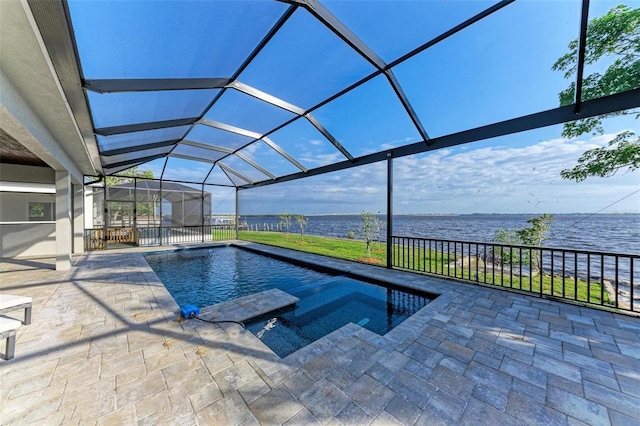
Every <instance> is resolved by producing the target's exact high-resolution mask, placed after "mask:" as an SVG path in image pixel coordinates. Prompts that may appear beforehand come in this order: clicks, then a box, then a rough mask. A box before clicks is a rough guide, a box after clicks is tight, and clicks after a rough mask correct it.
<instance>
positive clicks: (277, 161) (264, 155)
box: [238, 141, 300, 176]
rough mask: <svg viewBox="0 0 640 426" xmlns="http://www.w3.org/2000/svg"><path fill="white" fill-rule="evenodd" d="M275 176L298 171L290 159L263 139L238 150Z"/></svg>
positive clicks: (240, 153) (239, 153)
mask: <svg viewBox="0 0 640 426" xmlns="http://www.w3.org/2000/svg"><path fill="white" fill-rule="evenodd" d="M238 155H240V156H244V157H246V158H247V159H249V160H251V161H253V162H255V163H256V164H258V165H260V166H261V167H264V168H265V169H267V170H268V171H269V172H271V173H273V174H274V175H276V176H284V175H288V174H291V173H297V172H299V171H300V169H299V168H298V167H296V166H295V164H293V163H292V162H291V161H289V160H288V159H286V158H285V157H284V156H283V155H281V154H280V153H279V152H277V151H276V150H275V149H273V148H272V147H270V146H269V145H267V144H266V143H265V142H263V141H256V142H254V143H252V144H251V145H249V146H248V147H246V148H244V149H242V150H241V151H239V152H238Z"/></svg>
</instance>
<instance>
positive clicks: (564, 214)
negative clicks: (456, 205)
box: [218, 212, 640, 217]
mask: <svg viewBox="0 0 640 426" xmlns="http://www.w3.org/2000/svg"><path fill="white" fill-rule="evenodd" d="M288 214H289V215H291V216H295V215H298V214H301V213H288ZM302 214H303V215H305V216H308V217H316V216H317V217H325V216H360V213H302ZM374 214H377V215H378V216H386V214H384V213H374ZM541 214H542V213H397V214H394V215H393V216H423V217H457V216H540V215H541ZM550 214H553V215H554V216H640V212H639V213H550ZM226 215H229V216H233V215H234V214H233V213H219V214H218V216H226ZM280 215H281V213H265V214H241V215H239V216H242V217H280Z"/></svg>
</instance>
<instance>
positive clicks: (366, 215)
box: [358, 211, 375, 258]
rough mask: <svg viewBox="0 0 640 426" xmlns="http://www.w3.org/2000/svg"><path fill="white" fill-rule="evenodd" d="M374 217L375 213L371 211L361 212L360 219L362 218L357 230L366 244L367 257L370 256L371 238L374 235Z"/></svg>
mask: <svg viewBox="0 0 640 426" xmlns="http://www.w3.org/2000/svg"><path fill="white" fill-rule="evenodd" d="M374 217H375V215H374V214H373V213H371V212H365V211H363V212H361V213H360V219H361V220H362V228H359V229H358V232H359V233H360V235H361V236H362V239H363V240H364V242H365V244H366V246H367V249H366V250H367V251H366V253H367V258H369V257H371V240H372V239H373V235H374Z"/></svg>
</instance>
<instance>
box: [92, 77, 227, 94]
mask: <svg viewBox="0 0 640 426" xmlns="http://www.w3.org/2000/svg"><path fill="white" fill-rule="evenodd" d="M230 81H231V80H230V79H228V78H149V79H136V78H128V79H100V80H84V82H83V87H84V88H85V89H86V90H89V91H91V92H96V93H120V92H152V91H163V90H198V89H222V88H223V87H225V86H226V85H227V84H229V82H230Z"/></svg>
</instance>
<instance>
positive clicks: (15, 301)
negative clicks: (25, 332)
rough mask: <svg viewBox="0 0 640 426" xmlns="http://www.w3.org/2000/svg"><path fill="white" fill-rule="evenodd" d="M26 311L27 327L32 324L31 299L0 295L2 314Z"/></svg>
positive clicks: (0, 312)
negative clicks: (19, 310)
mask: <svg viewBox="0 0 640 426" xmlns="http://www.w3.org/2000/svg"><path fill="white" fill-rule="evenodd" d="M18 309H24V321H23V323H24V324H25V325H28V324H31V298H30V297H27V296H15V295H13V294H1V293H0V314H4V313H6V312H11V311H17V310H18Z"/></svg>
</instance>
